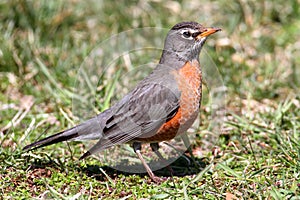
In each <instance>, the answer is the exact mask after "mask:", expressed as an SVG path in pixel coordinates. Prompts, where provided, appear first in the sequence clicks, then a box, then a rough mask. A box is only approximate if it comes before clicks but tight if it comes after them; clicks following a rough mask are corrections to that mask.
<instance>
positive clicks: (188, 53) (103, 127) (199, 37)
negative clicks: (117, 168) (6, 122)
mask: <svg viewBox="0 0 300 200" xmlns="http://www.w3.org/2000/svg"><path fill="white" fill-rule="evenodd" d="M220 30H221V29H219V28H207V27H204V26H202V25H201V24H199V23H196V22H181V23H178V24H176V25H175V26H173V27H172V28H171V30H170V31H169V32H168V34H167V37H166V39H165V43H164V49H163V52H162V55H161V58H160V61H159V64H158V65H157V66H156V68H155V69H154V70H153V71H152V73H151V74H150V75H149V76H147V77H146V78H145V79H144V80H142V81H141V82H140V83H139V84H138V85H137V86H136V87H135V88H134V89H133V90H132V91H131V92H130V93H128V94H127V95H126V96H125V97H124V98H122V99H121V100H120V101H119V102H118V103H116V104H115V105H113V106H112V107H110V108H109V109H107V110H105V111H104V112H102V113H100V114H98V115H97V116H95V117H94V118H91V119H89V120H87V121H85V122H83V123H82V124H79V125H77V126H75V127H73V128H70V129H68V130H65V131H62V132H60V133H57V134H55V135H52V136H49V137H47V138H45V139H42V140H39V141H37V142H34V143H32V144H30V145H27V146H26V147H24V150H29V149H36V148H39V147H43V146H47V145H50V144H54V143H58V142H62V141H70V140H77V141H78V140H98V142H97V143H96V144H95V145H94V146H93V147H92V148H91V149H90V150H89V151H87V152H86V153H85V154H83V156H82V157H81V158H80V159H83V158H86V157H87V156H90V155H91V154H93V153H96V152H99V151H101V150H103V149H107V148H109V147H111V146H114V145H119V144H123V143H131V144H132V146H133V148H134V151H135V152H136V154H137V156H138V157H139V159H140V160H141V162H142V164H143V165H144V167H145V169H146V170H147V172H148V174H149V176H150V177H151V179H152V180H154V181H156V182H157V181H159V180H160V178H158V177H156V176H155V175H154V174H153V172H152V170H151V169H150V167H149V166H148V164H147V163H146V162H145V160H144V159H143V157H142V155H141V152H140V150H141V143H150V146H151V148H152V150H153V151H154V152H155V153H156V154H157V155H158V156H159V157H160V158H161V157H162V156H161V155H160V153H159V152H158V148H159V146H158V142H161V141H165V140H170V139H172V138H174V137H175V136H176V135H178V134H181V133H183V132H185V131H186V130H187V129H188V128H189V127H190V126H191V125H192V124H193V122H194V121H195V119H196V117H197V115H198V113H199V107H200V104H201V91H202V73H201V67H200V63H199V54H200V51H201V48H202V46H203V45H204V43H205V41H206V39H207V36H209V35H211V34H213V33H215V32H217V31H220Z"/></svg>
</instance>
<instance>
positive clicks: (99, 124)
mask: <svg viewBox="0 0 300 200" xmlns="http://www.w3.org/2000/svg"><path fill="white" fill-rule="evenodd" d="M103 116H104V115H98V116H96V117H94V118H91V119H89V120H87V121H86V122H84V123H82V124H79V125H78V126H75V127H73V128H70V129H68V130H65V131H62V132H59V133H57V134H55V135H51V136H49V137H47V138H44V139H42V140H39V141H36V142H34V143H32V144H29V145H27V146H25V147H24V148H23V150H29V149H30V150H33V149H37V148H40V147H44V146H48V145H51V144H55V143H58V142H63V141H69V140H77V141H80V140H95V139H97V140H99V139H100V138H102V136H103V135H102V130H103V126H104V125H103V120H102V119H103V118H101V117H103Z"/></svg>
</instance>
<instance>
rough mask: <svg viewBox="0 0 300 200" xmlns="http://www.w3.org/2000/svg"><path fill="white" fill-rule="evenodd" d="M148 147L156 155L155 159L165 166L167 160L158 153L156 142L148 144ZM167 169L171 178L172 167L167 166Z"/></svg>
mask: <svg viewBox="0 0 300 200" xmlns="http://www.w3.org/2000/svg"><path fill="white" fill-rule="evenodd" d="M150 147H151V149H152V151H153V152H154V153H155V154H156V155H157V157H158V158H159V159H160V160H161V161H162V162H163V163H165V164H166V165H167V160H166V159H165V158H164V157H163V156H162V155H161V153H160V152H159V151H158V149H159V144H158V143H157V142H156V143H150ZM167 168H168V170H169V171H170V173H171V176H173V173H174V171H173V169H172V167H171V166H170V165H167Z"/></svg>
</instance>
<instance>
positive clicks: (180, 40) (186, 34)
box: [160, 22, 221, 64]
mask: <svg viewBox="0 0 300 200" xmlns="http://www.w3.org/2000/svg"><path fill="white" fill-rule="evenodd" d="M220 30H221V29H219V28H207V27H204V26H202V25H201V24H198V23H197V22H181V23H178V24H176V25H175V26H173V28H172V29H171V30H170V31H169V33H168V35H167V37H166V40H165V46H164V51H163V54H162V57H161V60H160V63H161V64H163V63H170V62H172V61H173V62H176V61H178V60H179V61H184V62H186V61H191V60H193V59H198V58H199V54H200V51H201V48H202V46H203V44H204V42H205V40H206V38H207V36H209V35H211V34H213V33H215V32H217V31H220Z"/></svg>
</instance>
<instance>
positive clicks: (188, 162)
mask: <svg viewBox="0 0 300 200" xmlns="http://www.w3.org/2000/svg"><path fill="white" fill-rule="evenodd" d="M153 162H155V161H153ZM208 164H209V163H208V162H207V161H205V159H199V158H194V159H192V158H191V157H189V156H187V155H182V156H181V157H179V158H178V159H177V160H176V161H174V162H173V163H172V164H171V165H169V166H170V167H171V169H172V172H171V171H170V169H169V168H168V167H164V168H162V169H159V170H156V171H154V174H155V175H156V176H160V177H173V176H177V177H183V176H187V175H194V174H198V173H199V172H201V170H202V169H204V168H205V167H206V166H207V165H208ZM130 167H131V168H138V167H140V165H139V164H136V165H131V166H130ZM100 168H101V169H102V170H104V171H105V173H106V174H107V175H108V176H109V177H111V178H115V177H118V175H125V176H128V175H138V176H140V177H144V176H148V174H147V173H146V172H145V173H131V172H124V171H119V170H116V169H115V168H117V167H115V168H112V167H110V166H101V167H100V166H98V165H87V166H86V167H82V168H81V171H83V172H84V173H86V174H87V175H88V176H90V177H94V178H96V179H97V180H104V179H106V177H105V174H103V172H102V171H101V170H100Z"/></svg>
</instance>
